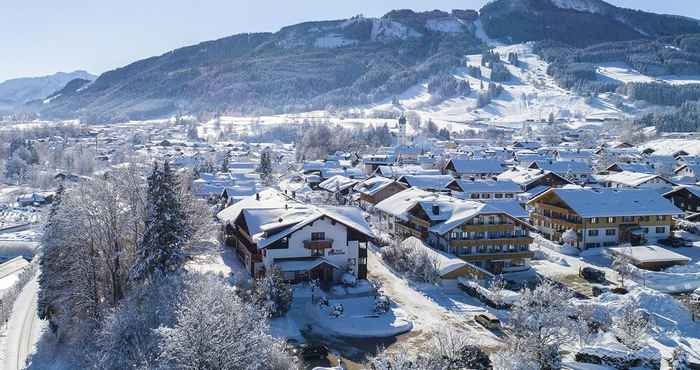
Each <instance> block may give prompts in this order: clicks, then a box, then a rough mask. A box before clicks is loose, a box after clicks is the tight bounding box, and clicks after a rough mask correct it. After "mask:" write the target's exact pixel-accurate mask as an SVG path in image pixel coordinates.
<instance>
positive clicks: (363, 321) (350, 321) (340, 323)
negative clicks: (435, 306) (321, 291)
mask: <svg viewBox="0 0 700 370" xmlns="http://www.w3.org/2000/svg"><path fill="white" fill-rule="evenodd" d="M328 303H329V305H328V306H319V305H318V304H313V303H309V305H308V306H307V313H308V315H309V316H310V317H312V318H313V319H314V323H315V324H316V325H318V326H319V327H321V328H322V329H325V330H327V331H328V332H330V334H333V335H337V336H341V337H347V338H387V337H393V336H396V335H399V334H403V333H406V332H409V331H411V329H413V324H412V323H411V322H410V321H408V320H407V319H406V316H407V315H406V313H405V312H404V311H403V310H401V309H399V308H397V307H391V308H390V310H389V311H387V312H386V313H383V314H378V313H375V312H374V297H373V296H371V297H359V298H345V299H330V300H329V301H328ZM338 304H342V305H343V315H341V316H340V317H337V318H336V317H333V316H332V315H331V312H332V310H333V307H334V306H335V305H338Z"/></svg>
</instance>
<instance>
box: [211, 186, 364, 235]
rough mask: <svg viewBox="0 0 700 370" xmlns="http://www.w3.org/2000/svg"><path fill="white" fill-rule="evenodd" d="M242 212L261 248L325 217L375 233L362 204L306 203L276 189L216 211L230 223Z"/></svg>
mask: <svg viewBox="0 0 700 370" xmlns="http://www.w3.org/2000/svg"><path fill="white" fill-rule="evenodd" d="M240 216H242V217H244V220H245V224H246V226H247V228H248V230H247V231H248V233H249V235H250V236H251V237H252V238H253V240H254V241H255V242H256V243H257V246H258V248H260V249H262V248H265V247H267V246H269V245H270V244H272V243H274V242H276V241H277V240H279V239H281V238H284V237H286V236H287V235H290V234H291V233H293V232H295V231H297V230H299V229H301V228H303V227H304V226H306V225H308V224H310V223H312V222H314V221H316V220H318V219H320V218H323V217H328V218H330V219H332V220H335V221H336V222H339V223H341V224H343V225H345V226H346V227H348V228H351V229H354V230H356V231H358V232H360V233H363V234H365V235H367V236H368V237H369V238H373V237H374V234H373V233H372V230H371V229H370V227H369V224H367V221H366V220H365V219H364V216H363V214H362V211H361V210H360V209H359V208H356V207H330V206H324V207H320V206H314V205H310V204H303V203H300V202H298V201H296V200H294V199H291V198H289V197H287V196H286V195H284V194H282V193H281V192H279V191H277V190H274V189H268V190H265V191H262V192H260V193H258V194H257V195H254V196H252V197H249V198H246V199H243V200H241V201H240V202H238V203H236V204H234V205H232V206H230V207H228V208H226V209H225V210H223V211H221V212H219V214H218V215H217V217H218V218H219V219H220V220H221V221H223V222H227V223H229V222H234V221H235V220H236V219H238V218H239V217H240Z"/></svg>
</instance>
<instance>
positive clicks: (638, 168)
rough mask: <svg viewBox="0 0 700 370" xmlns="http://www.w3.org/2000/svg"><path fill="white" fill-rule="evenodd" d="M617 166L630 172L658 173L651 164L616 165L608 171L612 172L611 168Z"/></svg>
mask: <svg viewBox="0 0 700 370" xmlns="http://www.w3.org/2000/svg"><path fill="white" fill-rule="evenodd" d="M614 166H617V167H620V169H621V170H623V171H630V172H643V173H654V172H656V171H655V170H654V167H653V166H652V165H650V164H647V163H615V164H613V165H610V166H609V167H608V168H607V170H610V168H612V167H614Z"/></svg>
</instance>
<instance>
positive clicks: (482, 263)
mask: <svg viewBox="0 0 700 370" xmlns="http://www.w3.org/2000/svg"><path fill="white" fill-rule="evenodd" d="M376 209H377V210H378V211H379V212H380V213H381V216H382V219H383V221H384V222H385V225H386V227H387V231H388V232H389V234H391V235H392V237H393V238H394V240H396V241H397V242H401V241H403V240H405V239H407V238H409V237H411V236H413V237H416V238H418V239H420V240H423V241H424V242H425V243H426V244H427V245H429V246H430V247H432V248H434V249H437V250H441V251H444V252H447V253H450V254H453V255H456V256H458V257H460V258H462V259H463V260H465V261H467V262H469V263H470V264H473V265H474V266H476V267H478V268H480V269H484V270H486V271H489V272H490V273H493V274H499V273H504V272H513V271H522V270H525V269H528V268H529V266H528V261H529V260H530V258H532V256H533V253H532V252H531V251H530V249H529V245H530V244H531V243H532V238H531V237H530V236H529V230H530V229H531V226H529V225H528V224H526V223H525V222H523V221H522V220H520V219H518V218H516V217H514V216H512V215H510V214H508V213H507V212H505V211H503V210H501V209H498V208H496V207H494V206H492V205H490V204H485V203H481V202H476V201H469V200H463V199H457V198H454V197H451V196H448V195H444V194H436V193H430V192H427V191H424V190H420V189H415V188H413V189H407V190H404V191H402V192H401V193H398V194H395V195H394V196H391V197H389V198H387V199H385V200H384V201H382V202H380V203H379V204H377V206H376Z"/></svg>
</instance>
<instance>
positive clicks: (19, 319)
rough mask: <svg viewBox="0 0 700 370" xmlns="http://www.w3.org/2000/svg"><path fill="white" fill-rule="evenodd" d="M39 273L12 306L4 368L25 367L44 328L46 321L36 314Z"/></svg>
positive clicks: (7, 369)
mask: <svg viewBox="0 0 700 370" xmlns="http://www.w3.org/2000/svg"><path fill="white" fill-rule="evenodd" d="M38 276H39V275H38V274H37V275H36V276H34V278H33V279H32V280H31V281H30V282H29V283H27V285H26V286H25V287H24V289H23V290H22V292H21V293H20V294H19V296H18V297H17V301H15V305H14V307H13V308H12V316H10V321H9V323H8V328H7V348H6V349H5V362H4V364H3V366H2V369H4V370H20V369H24V367H25V362H26V360H27V357H28V356H29V355H30V354H31V353H32V352H34V347H35V345H36V342H37V339H38V338H39V336H40V335H41V332H42V330H43V328H44V324H45V323H44V322H42V321H41V320H39V318H38V317H37V315H36V308H37V291H38V289H39V282H38Z"/></svg>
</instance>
